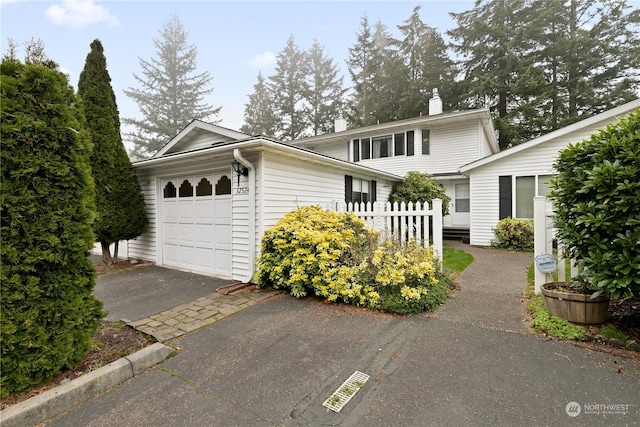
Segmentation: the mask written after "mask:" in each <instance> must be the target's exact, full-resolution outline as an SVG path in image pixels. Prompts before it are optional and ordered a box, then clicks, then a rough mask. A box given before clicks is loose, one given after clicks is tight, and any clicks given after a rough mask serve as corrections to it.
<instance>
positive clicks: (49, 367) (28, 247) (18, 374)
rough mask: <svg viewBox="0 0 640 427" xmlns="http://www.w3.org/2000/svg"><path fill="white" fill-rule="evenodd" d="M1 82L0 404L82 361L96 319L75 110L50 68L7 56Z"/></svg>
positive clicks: (85, 158) (98, 307)
mask: <svg viewBox="0 0 640 427" xmlns="http://www.w3.org/2000/svg"><path fill="white" fill-rule="evenodd" d="M32 59H33V57H32ZM0 75H1V78H0V83H1V85H2V91H1V94H2V95H1V96H2V98H1V100H0V123H1V127H2V129H1V132H2V150H1V151H0V156H1V161H0V169H1V179H0V197H1V199H2V202H1V203H0V231H1V232H0V236H1V239H2V242H1V244H0V255H1V262H0V286H1V290H0V294H1V295H2V316H1V320H0V322H1V325H0V340H1V341H0V342H2V357H1V361H0V363H1V365H2V376H1V377H0V396H2V397H4V396H6V395H7V394H9V393H11V392H15V391H21V390H24V389H26V388H28V387H30V386H33V385H37V384H39V383H41V382H43V381H46V380H48V379H50V378H51V377H52V376H53V375H54V374H55V373H56V372H58V371H60V370H61V369H63V368H72V367H73V366H75V364H77V363H78V362H79V361H80V360H82V358H83V357H84V356H85V355H86V353H87V352H88V351H89V350H90V348H91V343H92V337H93V334H94V333H95V331H96V330H97V328H98V326H99V323H100V318H101V317H102V316H103V312H102V303H101V302H100V301H98V300H96V299H95V298H94V296H93V295H92V292H93V287H94V283H95V279H94V275H95V272H94V269H93V266H92V264H91V261H90V260H89V257H88V256H89V251H90V249H91V247H92V246H93V233H92V230H91V222H92V220H93V217H94V214H95V207H94V201H93V197H94V188H93V180H92V178H91V164H90V160H89V156H90V153H91V140H90V138H89V136H88V134H87V132H86V131H85V130H84V129H83V121H84V120H83V118H82V111H81V108H80V105H81V103H80V102H79V100H78V98H77V97H76V96H75V94H74V93H73V89H72V88H71V85H70V84H69V81H68V79H67V77H66V76H65V75H64V74H63V73H61V72H60V71H58V70H57V66H56V65H55V63H53V62H52V61H50V60H46V61H44V62H42V63H40V62H27V63H25V64H23V63H21V62H20V61H18V60H16V59H9V58H6V57H5V59H3V61H2V64H1V65H0Z"/></svg>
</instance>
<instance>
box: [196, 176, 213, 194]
mask: <svg viewBox="0 0 640 427" xmlns="http://www.w3.org/2000/svg"><path fill="white" fill-rule="evenodd" d="M211 191H212V185H211V182H210V181H209V180H208V179H207V178H202V179H201V180H200V182H199V183H198V186H197V187H196V197H200V196H210V195H211V194H212V193H211Z"/></svg>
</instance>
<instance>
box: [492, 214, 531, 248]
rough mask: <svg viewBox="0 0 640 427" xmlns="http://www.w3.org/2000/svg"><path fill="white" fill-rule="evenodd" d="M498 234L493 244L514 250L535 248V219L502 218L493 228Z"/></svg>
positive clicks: (495, 233)
mask: <svg viewBox="0 0 640 427" xmlns="http://www.w3.org/2000/svg"><path fill="white" fill-rule="evenodd" d="M493 233H494V235H495V236H496V238H495V240H493V241H492V242H491V245H492V246H495V247H498V248H501V249H509V250H514V251H532V250H533V221H531V220H528V219H514V218H504V219H501V220H500V221H499V222H498V224H497V225H496V228H494V229H493Z"/></svg>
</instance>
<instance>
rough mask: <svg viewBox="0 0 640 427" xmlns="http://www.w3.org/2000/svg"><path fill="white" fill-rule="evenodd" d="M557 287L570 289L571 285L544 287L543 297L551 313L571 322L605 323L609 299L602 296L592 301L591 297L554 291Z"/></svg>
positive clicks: (547, 285) (552, 283)
mask: <svg viewBox="0 0 640 427" xmlns="http://www.w3.org/2000/svg"><path fill="white" fill-rule="evenodd" d="M557 286H564V287H567V288H568V287H570V286H571V284H570V283H564V282H551V283H545V284H544V285H542V295H544V302H545V304H546V305H547V309H548V310H549V313H551V314H552V315H553V316H558V317H560V318H562V319H565V320H568V321H569V322H574V323H582V324H586V325H595V324H599V323H604V322H605V320H606V318H607V310H608V309H609V297H606V296H603V295H600V296H599V297H596V298H593V299H591V295H585V294H576V293H571V292H560V291H556V290H553V288H555V287H557ZM549 288H550V289H549Z"/></svg>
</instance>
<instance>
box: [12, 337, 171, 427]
mask: <svg viewBox="0 0 640 427" xmlns="http://www.w3.org/2000/svg"><path fill="white" fill-rule="evenodd" d="M174 352H175V351H174V350H173V349H172V348H171V347H167V346H166V345H164V344H161V343H155V344H153V345H150V346H148V347H145V348H143V349H142V350H139V351H137V352H135V353H133V354H131V355H129V356H126V357H123V358H120V359H118V360H116V361H115V362H112V363H109V364H108V365H106V366H103V367H102V368H99V369H97V370H95V371H93V372H90V373H88V374H85V375H82V376H81V377H79V378H77V379H75V380H72V381H69V382H68V383H65V384H62V385H60V386H58V387H56V388H53V389H51V390H49V391H46V392H44V393H42V394H39V395H37V396H34V397H32V398H31V399H28V400H25V401H24V402H21V403H18V404H16V405H13V406H11V407H9V408H7V409H5V410H3V411H0V425H1V426H3V427H14V426H15V427H24V426H35V425H37V424H39V423H41V422H43V421H45V420H47V419H49V418H53V417H55V416H56V415H59V414H61V413H62V412H64V411H66V410H67V409H70V408H72V407H74V406H76V405H78V404H79V403H81V402H83V401H85V400H88V399H91V398H92V397H94V396H96V395H98V394H100V393H102V392H103V391H105V390H108V389H110V388H111V387H113V386H116V385H118V384H121V383H123V382H125V381H126V380H128V379H130V378H133V377H134V376H136V375H138V374H140V373H141V372H144V371H145V370H146V369H148V368H150V367H152V366H154V365H156V364H158V363H160V362H162V361H164V360H165V359H167V358H168V357H169V356H171V355H172V354H173V353H174Z"/></svg>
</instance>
